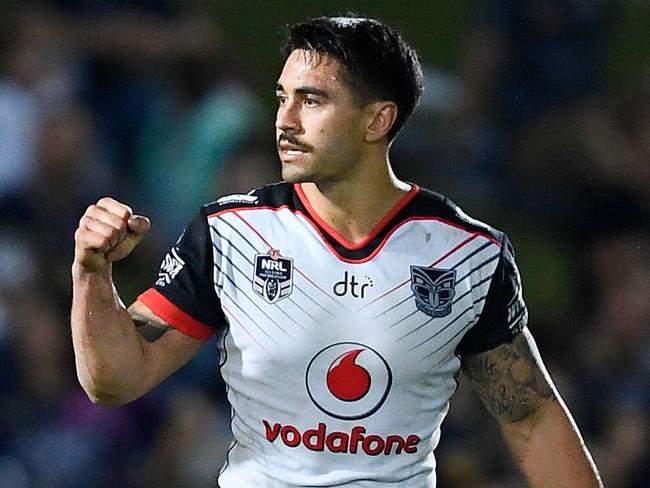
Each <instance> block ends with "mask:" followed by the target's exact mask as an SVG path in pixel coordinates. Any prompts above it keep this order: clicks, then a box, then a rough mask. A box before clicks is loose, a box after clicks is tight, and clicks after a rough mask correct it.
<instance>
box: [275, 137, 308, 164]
mask: <svg viewBox="0 0 650 488" xmlns="http://www.w3.org/2000/svg"><path fill="white" fill-rule="evenodd" d="M308 152H309V149H308V148H307V147H305V146H303V145H300V144H296V143H293V142H289V141H287V140H286V139H281V140H280V141H279V142H278V153H279V154H280V159H281V160H282V162H291V161H294V160H296V159H298V158H300V157H301V156H303V155H304V154H306V153H308Z"/></svg>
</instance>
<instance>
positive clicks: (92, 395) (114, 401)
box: [84, 388, 130, 407]
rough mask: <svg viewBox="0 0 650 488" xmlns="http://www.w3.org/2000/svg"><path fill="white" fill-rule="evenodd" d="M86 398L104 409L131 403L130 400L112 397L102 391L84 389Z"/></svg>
mask: <svg viewBox="0 0 650 488" xmlns="http://www.w3.org/2000/svg"><path fill="white" fill-rule="evenodd" d="M84 391H85V392H86V396H87V397H88V399H89V400H90V401H91V402H93V403H94V404H95V405H99V406H102V407H119V406H121V405H125V404H127V403H129V401H130V400H129V399H125V398H122V397H119V396H117V395H112V394H110V393H105V392H103V391H100V390H94V389H90V388H84Z"/></svg>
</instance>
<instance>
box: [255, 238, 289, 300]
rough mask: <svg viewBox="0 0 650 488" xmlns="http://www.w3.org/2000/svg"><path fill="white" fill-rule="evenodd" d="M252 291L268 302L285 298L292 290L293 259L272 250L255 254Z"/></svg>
mask: <svg viewBox="0 0 650 488" xmlns="http://www.w3.org/2000/svg"><path fill="white" fill-rule="evenodd" d="M253 291H254V292H255V293H257V294H258V295H259V296H261V297H262V298H264V300H266V301H267V302H269V303H276V302H278V301H280V300H282V299H283V298H287V297H288V296H289V295H291V292H292V291H293V259H291V258H285V257H282V256H280V252H279V251H277V250H275V249H274V250H272V251H270V252H269V253H268V254H256V255H255V272H254V276H253Z"/></svg>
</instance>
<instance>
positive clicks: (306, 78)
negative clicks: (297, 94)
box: [278, 49, 344, 91]
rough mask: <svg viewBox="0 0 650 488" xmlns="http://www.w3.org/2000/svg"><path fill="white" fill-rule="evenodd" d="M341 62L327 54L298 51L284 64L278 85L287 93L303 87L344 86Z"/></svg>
mask: <svg viewBox="0 0 650 488" xmlns="http://www.w3.org/2000/svg"><path fill="white" fill-rule="evenodd" d="M340 71H341V66H340V64H339V62H338V61H337V60H336V59H334V58H332V57H331V56H328V55H326V54H321V53H317V52H314V51H307V50H304V49H296V50H295V51H293V52H292V53H291V54H290V55H289V57H288V58H287V60H286V61H285V63H284V67H283V68H282V73H280V78H279V79H278V84H279V85H281V86H282V87H283V88H284V89H285V90H286V91H288V90H291V89H295V88H297V87H302V86H318V87H319V88H321V89H328V88H329V89H334V88H339V87H342V86H344V83H343V79H342V76H341V73H340Z"/></svg>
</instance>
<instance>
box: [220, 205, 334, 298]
mask: <svg viewBox="0 0 650 488" xmlns="http://www.w3.org/2000/svg"><path fill="white" fill-rule="evenodd" d="M280 208H289V207H287V206H286V205H283V206H282V207H280ZM240 210H241V209H240ZM289 210H292V211H293V213H296V214H299V215H301V216H303V217H305V220H307V221H308V222H309V223H310V224H311V221H310V220H309V218H308V217H307V216H306V215H305V214H303V213H302V212H301V211H300V210H294V209H289ZM233 213H234V214H235V216H236V217H237V218H238V219H239V220H241V221H242V222H243V223H244V224H246V225H247V226H248V228H249V229H250V230H252V231H253V232H255V234H256V235H257V236H258V237H259V238H260V239H261V240H262V242H264V244H266V245H267V246H268V248H269V251H270V250H272V249H277V247H273V246H272V245H271V243H270V242H269V241H267V240H266V238H265V237H264V236H263V235H262V234H260V233H259V232H258V230H257V229H256V228H255V227H253V224H251V223H250V222H249V221H248V220H246V219H245V218H244V217H242V216H241V215H239V212H233ZM312 225H313V224H312ZM314 228H315V229H316V230H318V228H317V227H315V226H314ZM319 235H320V233H319ZM321 239H323V241H325V238H324V237H323V236H322V235H321ZM325 242H326V243H327V241H325ZM330 249H332V248H331V247H330ZM294 269H295V270H296V272H297V273H298V274H300V275H302V277H303V278H305V279H306V280H307V281H309V282H310V283H311V284H312V285H314V286H315V287H316V288H317V289H319V290H320V291H322V292H323V293H325V294H326V295H327V296H328V297H330V298H331V299H332V300H334V301H338V300H336V298H334V297H333V296H332V295H330V294H329V293H328V292H327V291H325V290H323V289H322V288H321V287H320V286H318V284H316V283H314V282H313V281H312V279H311V278H310V277H309V276H307V275H306V274H305V273H303V272H302V271H301V270H300V268H298V266H294Z"/></svg>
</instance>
